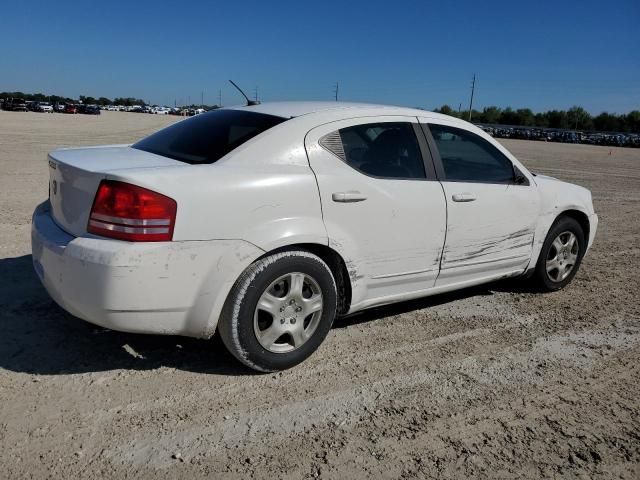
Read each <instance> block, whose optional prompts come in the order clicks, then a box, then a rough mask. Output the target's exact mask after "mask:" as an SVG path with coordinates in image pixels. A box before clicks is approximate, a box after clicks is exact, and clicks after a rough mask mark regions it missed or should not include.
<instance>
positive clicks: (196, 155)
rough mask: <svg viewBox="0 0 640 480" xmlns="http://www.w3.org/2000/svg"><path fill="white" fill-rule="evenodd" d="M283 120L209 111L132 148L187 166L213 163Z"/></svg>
mask: <svg viewBox="0 0 640 480" xmlns="http://www.w3.org/2000/svg"><path fill="white" fill-rule="evenodd" d="M285 120H286V119H285V118H282V117H276V116H273V115H265V114H263V113H256V112H247V111H244V110H224V109H222V110H213V111H211V112H207V113H202V114H200V115H197V116H195V117H192V118H189V119H187V120H183V121H181V122H178V123H176V124H174V125H171V126H170V127H167V128H165V129H163V130H160V131H159V132H157V133H154V134H153V135H150V136H149V137H147V138H144V139H142V140H140V141H139V142H138V143H136V144H134V145H133V148H136V149H138V150H144V151H145V152H149V153H155V154H157V155H162V156H164V157H169V158H173V159H174V160H179V161H181V162H185V163H190V164H206V163H214V162H215V161H217V160H219V159H220V158H222V157H224V156H225V155H226V154H227V153H229V152H231V151H232V150H234V149H236V148H238V147H239V146H240V145H242V144H243V143H245V142H247V141H248V140H250V139H252V138H253V137H255V136H256V135H258V134H260V133H262V132H264V131H266V130H268V129H270V128H271V127H274V126H276V125H278V124H279V123H282V122H284V121H285Z"/></svg>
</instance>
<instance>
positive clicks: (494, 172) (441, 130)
mask: <svg viewBox="0 0 640 480" xmlns="http://www.w3.org/2000/svg"><path fill="white" fill-rule="evenodd" d="M429 130H431V134H432V135H433V139H434V140H435V143H436V146H437V148H438V152H439V153H440V158H441V159H442V166H443V168H444V173H445V177H446V178H445V179H446V180H452V181H460V182H482V183H512V182H513V179H514V170H513V164H512V163H511V161H510V160H509V159H508V158H507V157H505V156H504V155H503V154H502V153H501V152H500V151H499V150H498V149H497V148H496V147H494V146H493V145H491V144H490V143H489V142H487V141H486V140H485V139H483V138H481V137H479V136H478V135H476V134H474V133H471V132H468V131H466V130H463V129H460V128H454V127H448V126H445V125H435V124H430V125H429Z"/></svg>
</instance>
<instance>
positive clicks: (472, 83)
mask: <svg viewBox="0 0 640 480" xmlns="http://www.w3.org/2000/svg"><path fill="white" fill-rule="evenodd" d="M475 89H476V74H475V73H474V74H473V80H472V81H471V100H470V101H469V121H471V109H472V108H473V92H474V91H475Z"/></svg>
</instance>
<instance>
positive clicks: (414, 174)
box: [305, 116, 446, 310]
mask: <svg viewBox="0 0 640 480" xmlns="http://www.w3.org/2000/svg"><path fill="white" fill-rule="evenodd" d="M416 120H417V119H416V118H415V117H403V116H381V117H368V118H360V119H350V120H343V121H339V122H333V123H329V124H326V125H322V126H320V127H317V128H315V129H313V130H311V131H310V132H309V133H308V134H307V137H306V139H305V147H306V149H307V153H308V156H309V161H310V165H311V168H312V169H313V171H314V173H315V175H316V178H317V181H318V188H319V191H320V197H321V201H322V213H323V219H324V223H325V225H326V228H327V232H328V236H329V241H330V245H331V246H332V247H333V248H334V249H336V250H337V251H338V252H340V253H341V254H342V256H343V258H345V260H346V262H347V269H348V270H349V275H350V277H351V280H352V285H353V292H352V310H353V309H357V308H361V307H364V306H370V305H373V304H379V303H385V298H388V299H389V300H391V299H392V298H393V297H396V298H397V296H398V295H403V294H407V293H409V292H416V291H422V290H426V289H429V288H431V287H433V285H434V283H435V279H436V277H437V275H438V270H439V265H440V256H441V252H442V247H443V243H444V237H445V230H446V203H445V199H444V195H443V191H442V187H441V186H440V183H439V182H438V181H437V180H436V179H435V172H434V169H433V163H432V161H431V158H430V157H428V155H429V153H428V148H427V146H426V141H425V138H424V135H422V132H421V131H420V129H419V126H418V124H417V121H416Z"/></svg>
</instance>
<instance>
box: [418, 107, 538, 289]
mask: <svg viewBox="0 0 640 480" xmlns="http://www.w3.org/2000/svg"><path fill="white" fill-rule="evenodd" d="M421 121H423V119H421ZM424 127H426V128H425V133H426V135H427V138H428V140H429V142H430V145H431V146H432V151H433V153H434V159H435V164H436V169H437V170H438V176H439V178H440V179H441V182H442V187H443V189H444V192H445V196H446V201H447V209H448V219H447V239H446V243H445V247H444V252H443V257H442V264H441V272H440V275H439V277H438V281H437V286H444V285H449V284H456V283H464V282H473V281H477V280H480V279H483V278H486V277H492V276H496V275H500V274H505V275H506V274H511V273H514V272H517V271H520V270H524V269H525V268H526V266H527V265H528V263H529V260H530V258H531V253H532V247H533V234H534V231H535V226H536V222H537V218H538V210H539V197H538V192H537V190H536V188H535V186H534V184H533V181H532V180H531V179H530V178H528V176H527V175H526V174H524V172H523V171H521V170H519V169H518V168H517V166H516V165H514V164H513V162H512V161H511V160H510V159H509V158H508V157H507V155H506V154H505V153H504V152H502V151H501V149H500V148H498V147H497V146H496V145H494V144H493V143H492V142H491V141H490V140H489V139H486V138H483V137H482V136H481V134H480V133H479V132H478V133H476V132H472V131H470V130H466V129H463V128H459V126H453V125H449V124H447V123H446V122H437V123H436V122H430V121H429V120H425V125H424Z"/></svg>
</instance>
